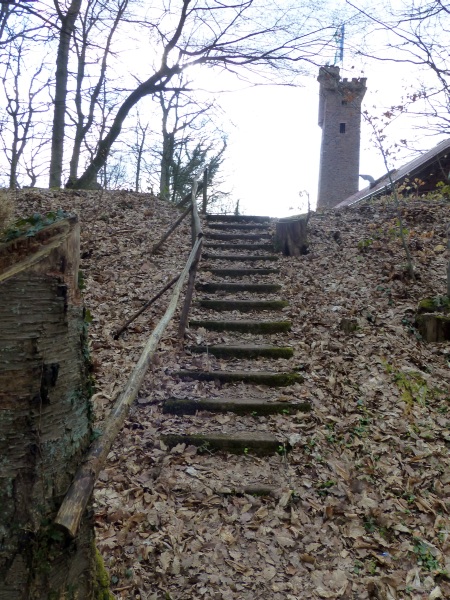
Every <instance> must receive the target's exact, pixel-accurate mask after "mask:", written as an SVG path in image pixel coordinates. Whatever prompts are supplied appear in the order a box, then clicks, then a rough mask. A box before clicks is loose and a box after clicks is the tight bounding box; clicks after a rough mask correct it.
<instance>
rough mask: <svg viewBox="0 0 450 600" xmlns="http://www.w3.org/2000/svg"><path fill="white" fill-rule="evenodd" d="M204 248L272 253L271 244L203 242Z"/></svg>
mask: <svg viewBox="0 0 450 600" xmlns="http://www.w3.org/2000/svg"><path fill="white" fill-rule="evenodd" d="M203 246H204V247H205V248H211V249H213V250H267V252H273V251H274V247H273V244H265V243H258V242H255V243H254V244H240V243H238V244H215V243H214V242H205V243H204V244H203Z"/></svg>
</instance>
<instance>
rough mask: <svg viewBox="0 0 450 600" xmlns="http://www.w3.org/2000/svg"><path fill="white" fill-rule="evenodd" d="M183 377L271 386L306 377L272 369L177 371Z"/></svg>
mask: <svg viewBox="0 0 450 600" xmlns="http://www.w3.org/2000/svg"><path fill="white" fill-rule="evenodd" d="M173 374H174V375H175V376H176V377H180V378H181V379H195V380H197V381H220V382H221V383H252V384H255V385H267V386H269V387H286V386H288V385H293V384H294V383H302V382H303V381H304V378H303V376H302V375H300V373H295V372H278V373H277V372H272V371H188V370H182V371H175V372H174V373H173Z"/></svg>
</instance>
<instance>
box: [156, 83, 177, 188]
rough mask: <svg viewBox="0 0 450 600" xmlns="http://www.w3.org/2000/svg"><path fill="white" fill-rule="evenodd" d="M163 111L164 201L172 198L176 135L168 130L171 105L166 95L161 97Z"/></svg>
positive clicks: (160, 184) (162, 182)
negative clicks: (171, 187) (171, 174)
mask: <svg viewBox="0 0 450 600" xmlns="http://www.w3.org/2000/svg"><path fill="white" fill-rule="evenodd" d="M159 100H160V104H161V110H162V114H163V118H162V152H161V164H160V166H161V172H160V177H159V195H160V197H161V198H164V200H168V199H169V197H170V165H171V164H172V161H173V151H174V147H173V142H174V135H173V133H172V132H169V131H168V130H167V119H168V118H169V112H170V104H169V106H167V105H166V103H165V99H164V94H161V95H160V97H159Z"/></svg>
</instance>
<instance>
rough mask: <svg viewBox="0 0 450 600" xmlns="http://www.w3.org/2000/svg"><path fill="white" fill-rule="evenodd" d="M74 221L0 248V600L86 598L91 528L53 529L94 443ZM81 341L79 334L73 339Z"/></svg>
mask: <svg viewBox="0 0 450 600" xmlns="http://www.w3.org/2000/svg"><path fill="white" fill-rule="evenodd" d="M78 260H79V225H78V223H77V220H76V218H75V217H72V218H70V219H66V220H63V221H59V222H57V223H54V224H53V225H50V226H49V227H46V228H44V229H42V230H41V231H40V232H39V233H38V234H37V235H36V236H34V237H28V238H27V237H22V238H19V239H16V240H14V241H12V242H8V243H7V244H3V246H0V357H1V360H0V363H1V365H2V368H1V371H0V415H1V418H0V456H1V464H2V468H1V470H0V506H1V510H0V541H1V544H0V598H2V599H3V600H44V599H45V600H48V598H55V600H56V599H60V598H63V597H65V598H68V597H69V595H68V594H69V593H70V590H72V595H70V597H74V598H83V599H84V598H86V599H92V598H93V597H94V593H95V582H94V580H93V578H94V575H95V545H94V534H93V526H92V524H91V523H90V521H89V519H88V518H86V520H85V521H84V523H83V526H82V529H81V532H80V535H79V537H78V538H77V539H76V540H75V541H74V542H71V543H67V541H66V540H64V539H63V537H62V536H61V534H60V532H58V531H57V530H55V529H54V528H52V527H51V523H52V520H53V519H54V517H55V515H56V513H57V510H58V508H59V504H60V503H61V500H62V498H63V496H64V495H65V493H66V490H67V488H68V486H69V485H70V482H71V479H72V477H73V475H74V473H75V472H76V470H77V467H78V465H79V464H80V462H81V460H82V456H83V453H84V452H85V450H86V449H87V447H88V445H89V442H90V438H91V416H90V415H91V409H90V384H89V381H90V379H89V375H88V373H87V368H86V362H85V358H84V354H83V352H84V351H85V347H83V345H84V344H85V343H86V342H85V340H84V337H85V333H83V332H84V331H85V329H84V319H83V308H82V306H81V300H80V293H79V290H78V281H77V278H78ZM80 334H81V335H80Z"/></svg>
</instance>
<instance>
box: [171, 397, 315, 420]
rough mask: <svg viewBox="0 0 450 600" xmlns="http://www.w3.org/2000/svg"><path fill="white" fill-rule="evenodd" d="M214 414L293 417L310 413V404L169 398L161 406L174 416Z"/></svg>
mask: <svg viewBox="0 0 450 600" xmlns="http://www.w3.org/2000/svg"><path fill="white" fill-rule="evenodd" d="M201 410H204V411H208V412H214V413H225V412H232V413H235V414H237V415H252V416H264V415H273V414H284V415H294V414H296V413H297V412H310V411H311V404H309V403H308V402H302V403H299V404H294V403H289V402H267V401H259V400H246V399H241V398H239V399H238V398H236V399H221V398H211V399H207V398H206V399H203V398H201V399H199V400H195V399H194V400H193V399H181V400H180V399H179V398H171V399H169V400H167V401H166V402H165V403H164V405H163V412H164V413H168V414H174V415H195V414H196V413H197V412H198V411H201Z"/></svg>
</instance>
